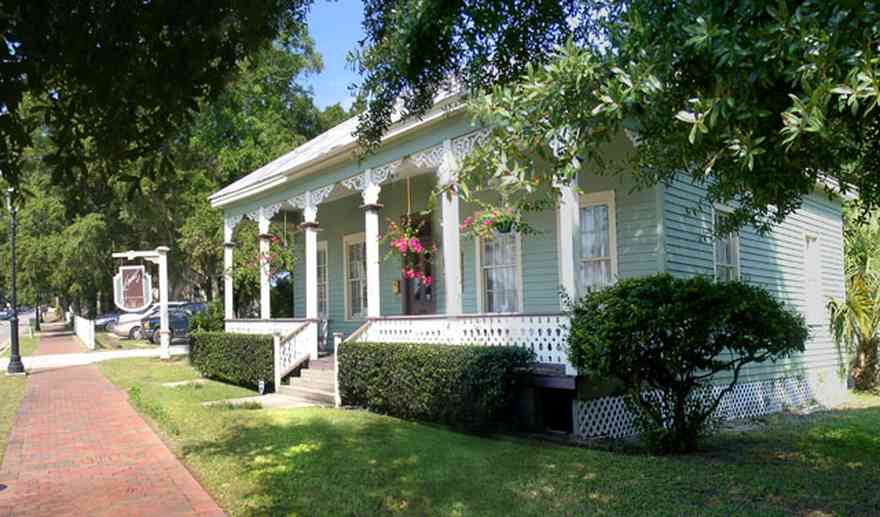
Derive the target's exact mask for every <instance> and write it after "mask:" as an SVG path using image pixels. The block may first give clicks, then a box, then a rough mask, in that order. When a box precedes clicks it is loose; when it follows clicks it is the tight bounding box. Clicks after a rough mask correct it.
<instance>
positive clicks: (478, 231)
mask: <svg viewBox="0 0 880 517" xmlns="http://www.w3.org/2000/svg"><path fill="white" fill-rule="evenodd" d="M521 225H522V223H521V222H520V220H519V218H518V217H517V215H516V214H515V213H514V211H513V209H511V208H492V209H487V210H481V211H479V212H476V213H475V214H474V215H473V216H470V217H465V219H464V222H463V223H462V224H461V231H462V232H463V233H466V234H468V235H470V236H472V237H480V238H483V239H491V238H492V237H493V236H494V234H495V233H501V234H507V233H510V232H512V231H518V230H519V227H520V226H521Z"/></svg>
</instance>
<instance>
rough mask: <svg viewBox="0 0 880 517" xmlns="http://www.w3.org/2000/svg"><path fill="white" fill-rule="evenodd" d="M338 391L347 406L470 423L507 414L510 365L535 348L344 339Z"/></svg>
mask: <svg viewBox="0 0 880 517" xmlns="http://www.w3.org/2000/svg"><path fill="white" fill-rule="evenodd" d="M337 353H338V355H339V357H338V361H339V394H340V397H341V399H342V404H343V405H346V406H359V407H365V408H367V409H369V410H371V411H375V412H377V413H385V414H389V415H393V416H397V417H401V418H408V419H416V420H427V421H433V422H440V423H444V424H449V425H454V426H462V427H469V428H478V427H484V426H486V425H488V424H490V423H497V422H500V421H503V420H506V419H507V418H508V417H509V416H510V407H511V402H512V399H513V386H512V384H513V382H514V380H513V375H511V370H512V369H513V368H516V367H521V366H525V365H526V364H528V363H529V362H530V361H532V360H533V359H534V353H532V352H531V351H530V350H526V349H523V348H518V347H486V346H450V345H424V344H406V343H393V344H392V343H343V344H342V345H340V347H339V350H338V352H337Z"/></svg>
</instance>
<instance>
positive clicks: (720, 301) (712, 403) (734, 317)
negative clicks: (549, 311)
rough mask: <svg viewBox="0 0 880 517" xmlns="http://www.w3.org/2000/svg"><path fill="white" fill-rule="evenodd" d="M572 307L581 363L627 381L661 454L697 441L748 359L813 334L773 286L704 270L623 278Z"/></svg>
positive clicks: (573, 341)
mask: <svg viewBox="0 0 880 517" xmlns="http://www.w3.org/2000/svg"><path fill="white" fill-rule="evenodd" d="M571 312H572V323H571V335H570V337H569V358H570V359H571V362H572V364H573V365H574V366H576V367H577V368H579V369H581V370H582V371H589V372H592V373H595V374H599V375H607V376H615V377H617V378H618V379H620V380H621V381H622V384H623V387H624V390H625V392H626V395H625V400H626V402H627V407H628V408H629V409H630V411H631V412H632V413H633V414H634V416H635V418H636V423H637V424H638V426H639V428H640V431H641V434H642V438H643V439H644V440H645V442H646V443H647V445H648V446H649V447H650V448H651V449H653V450H654V451H655V452H658V453H666V452H691V451H693V450H695V449H697V447H698V444H699V440H700V439H701V438H702V437H703V436H704V435H705V434H706V433H707V432H708V431H709V430H710V429H711V427H712V424H713V418H714V416H713V415H714V414H715V410H716V409H717V407H718V404H719V403H720V401H721V399H722V398H723V397H724V396H725V395H726V394H727V393H728V392H729V391H730V390H732V389H733V387H734V386H735V385H736V383H737V381H738V380H739V374H740V370H741V369H742V367H743V366H745V365H746V364H749V363H760V362H764V361H768V360H770V361H776V360H778V359H781V358H784V357H787V356H789V355H790V354H791V353H793V352H795V351H803V350H804V342H805V341H806V339H807V337H808V331H807V327H806V325H805V324H804V320H803V318H802V317H801V316H800V315H798V314H796V313H794V312H790V311H789V310H787V309H786V307H785V306H784V305H783V303H782V302H780V301H779V300H777V299H775V298H774V297H773V296H771V295H770V294H769V293H768V292H767V291H766V290H764V289H761V288H759V287H755V286H751V285H747V284H745V283H742V282H727V283H716V282H713V281H712V280H709V279H706V278H703V277H695V278H689V279H676V278H673V277H672V276H670V275H655V276H651V277H646V278H635V279H628V280H621V281H620V282H618V283H617V284H615V285H613V286H611V287H609V288H608V289H605V290H601V291H597V292H593V293H590V294H588V295H586V296H584V297H583V298H581V299H580V300H578V301H577V302H576V303H574V304H573V305H572V306H571ZM719 373H723V374H725V375H726V376H725V377H724V380H725V382H724V383H723V384H720V385H719V386H720V388H721V389H720V390H717V391H716V390H715V389H714V386H713V382H719V377H718V376H717V374H719Z"/></svg>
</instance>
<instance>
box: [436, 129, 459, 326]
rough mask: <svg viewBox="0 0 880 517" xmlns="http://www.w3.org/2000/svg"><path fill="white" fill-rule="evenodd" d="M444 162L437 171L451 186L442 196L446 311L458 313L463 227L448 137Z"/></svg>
mask: <svg viewBox="0 0 880 517" xmlns="http://www.w3.org/2000/svg"><path fill="white" fill-rule="evenodd" d="M443 147H444V149H443V151H444V152H443V163H442V164H441V165H440V168H439V169H438V171H437V175H438V180H439V182H440V185H441V186H444V187H451V188H448V189H447V190H446V192H444V193H443V195H441V196H440V217H441V222H440V225H441V226H442V227H443V289H444V291H445V294H446V314H447V315H453V316H457V315H459V314H461V313H462V312H463V307H462V285H461V228H460V227H459V224H460V221H461V219H460V214H459V201H458V192H457V191H456V190H455V179H456V171H457V167H458V162H457V160H456V159H455V155H454V154H453V153H452V145H451V142H450V141H449V140H447V141H446V142H444V144H443Z"/></svg>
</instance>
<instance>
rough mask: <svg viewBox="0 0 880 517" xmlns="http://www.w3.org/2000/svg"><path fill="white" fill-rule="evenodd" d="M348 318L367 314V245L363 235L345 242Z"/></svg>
mask: <svg viewBox="0 0 880 517" xmlns="http://www.w3.org/2000/svg"><path fill="white" fill-rule="evenodd" d="M345 260H346V268H345V270H346V279H345V282H346V289H347V291H346V292H347V293H348V298H347V305H348V306H347V307H346V316H347V317H348V319H358V318H365V317H366V316H367V247H366V244H365V243H364V240H363V237H361V238H359V239H357V240H354V239H352V240H347V241H346V243H345Z"/></svg>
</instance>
